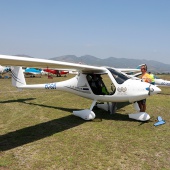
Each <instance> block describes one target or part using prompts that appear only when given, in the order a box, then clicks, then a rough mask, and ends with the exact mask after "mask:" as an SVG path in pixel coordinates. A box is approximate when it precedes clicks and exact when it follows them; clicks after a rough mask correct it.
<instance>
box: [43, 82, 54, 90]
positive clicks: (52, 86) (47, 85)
mask: <svg viewBox="0 0 170 170" xmlns="http://www.w3.org/2000/svg"><path fill="white" fill-rule="evenodd" d="M45 89H56V84H55V83H49V84H45Z"/></svg>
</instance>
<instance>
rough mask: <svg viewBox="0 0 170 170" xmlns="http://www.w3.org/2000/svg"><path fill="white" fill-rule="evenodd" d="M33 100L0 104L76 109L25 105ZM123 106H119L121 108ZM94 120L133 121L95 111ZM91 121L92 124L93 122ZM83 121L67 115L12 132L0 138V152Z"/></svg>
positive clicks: (125, 116)
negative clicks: (18, 103) (14, 103)
mask: <svg viewBox="0 0 170 170" xmlns="http://www.w3.org/2000/svg"><path fill="white" fill-rule="evenodd" d="M33 99H35V98H28V99H18V100H8V101H3V102H0V103H10V102H21V103H25V104H29V105H37V106H41V107H48V108H55V109H59V110H64V111H68V112H72V111H73V110H76V109H69V108H62V107H54V106H48V105H43V104H35V103H30V102H29V103H27V102H26V101H30V100H33ZM122 107H123V105H121V107H119V108H122ZM95 113H96V119H94V121H97V120H101V121H102V119H106V120H114V121H135V120H132V119H129V117H128V115H123V114H120V113H116V114H112V115H111V114H109V113H108V112H106V111H102V110H96V111H95ZM94 121H93V122H94ZM85 122H86V121H85V120H82V119H81V118H78V117H76V116H74V115H69V116H66V117H62V118H58V119H54V120H50V121H48V122H43V123H40V124H37V125H34V126H30V127H26V128H23V129H19V130H16V131H13V132H9V133H7V134H4V135H1V136H0V151H7V150H10V149H13V148H16V147H19V146H22V145H25V144H28V143H31V142H34V141H37V140H40V139H43V138H46V137H48V136H51V135H53V134H55V133H59V132H62V131H64V130H67V129H70V128H73V127H76V126H79V125H81V124H83V123H85Z"/></svg>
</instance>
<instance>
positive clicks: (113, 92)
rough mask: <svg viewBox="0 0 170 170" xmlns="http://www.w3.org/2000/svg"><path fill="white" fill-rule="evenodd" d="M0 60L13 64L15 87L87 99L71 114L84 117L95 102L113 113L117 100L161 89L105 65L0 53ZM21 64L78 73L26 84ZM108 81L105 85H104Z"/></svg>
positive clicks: (129, 99) (132, 99)
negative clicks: (86, 106)
mask: <svg viewBox="0 0 170 170" xmlns="http://www.w3.org/2000/svg"><path fill="white" fill-rule="evenodd" d="M0 63H1V64H3V65H11V66H14V67H12V70H11V71H12V85H13V86H15V87H17V88H18V89H49V90H61V91H66V92H70V93H74V94H76V95H79V96H82V97H85V98H88V99H91V100H92V101H93V102H92V104H91V106H90V108H89V109H85V110H80V111H73V114H74V115H76V116H79V117H81V118H83V119H84V120H91V119H94V118H95V113H94V112H93V111H92V110H93V107H94V106H95V105H96V104H97V102H105V103H104V104H101V103H100V104H99V103H98V104H97V107H99V108H102V109H104V110H107V111H110V112H111V113H113V112H114V109H115V103H117V102H130V103H136V101H139V100H142V99H145V98H147V97H148V96H150V95H153V94H157V93H159V92H160V91H161V90H160V89H159V88H158V87H156V86H154V85H151V84H149V83H146V82H141V80H132V79H130V78H129V77H127V76H126V75H125V74H122V73H121V72H120V71H119V70H117V69H114V68H109V67H97V66H90V65H84V64H74V63H68V62H60V61H53V60H46V59H37V58H27V57H17V56H8V55H0ZM22 66H26V67H36V68H37V67H40V68H62V69H65V68H67V69H76V70H77V71H78V72H79V73H78V74H77V75H76V76H75V77H73V78H71V79H69V80H65V81H61V82H54V83H46V84H33V85H30V84H26V81H25V77H24V75H23V70H22ZM105 77H106V78H107V81H104V79H105ZM102 78H103V79H102ZM108 82H109V84H108V85H107V83H108ZM134 106H135V104H134ZM129 118H132V119H136V120H139V121H147V120H149V119H150V116H149V114H147V113H146V112H138V113H133V114H129Z"/></svg>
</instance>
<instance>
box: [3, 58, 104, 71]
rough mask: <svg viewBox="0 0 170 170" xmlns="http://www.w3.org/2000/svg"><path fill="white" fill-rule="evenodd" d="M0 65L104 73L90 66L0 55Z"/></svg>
mask: <svg viewBox="0 0 170 170" xmlns="http://www.w3.org/2000/svg"><path fill="white" fill-rule="evenodd" d="M0 64H2V65H10V66H26V67H39V68H58V69H60V68H61V69H65V68H66V69H75V70H77V71H81V72H82V73H105V72H106V70H107V69H106V68H104V67H97V66H90V65H84V64H75V63H69V62H61V61H54V60H47V59H40V58H29V57H18V56H9V55H0Z"/></svg>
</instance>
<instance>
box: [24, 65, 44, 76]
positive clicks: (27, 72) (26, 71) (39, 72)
mask: <svg viewBox="0 0 170 170" xmlns="http://www.w3.org/2000/svg"><path fill="white" fill-rule="evenodd" d="M23 72H24V74H25V75H30V76H31V77H35V76H37V75H38V76H40V77H41V75H42V74H43V73H44V71H43V70H42V69H37V68H29V67H27V68H25V69H23Z"/></svg>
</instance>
